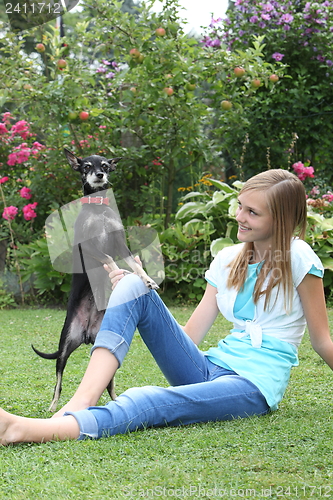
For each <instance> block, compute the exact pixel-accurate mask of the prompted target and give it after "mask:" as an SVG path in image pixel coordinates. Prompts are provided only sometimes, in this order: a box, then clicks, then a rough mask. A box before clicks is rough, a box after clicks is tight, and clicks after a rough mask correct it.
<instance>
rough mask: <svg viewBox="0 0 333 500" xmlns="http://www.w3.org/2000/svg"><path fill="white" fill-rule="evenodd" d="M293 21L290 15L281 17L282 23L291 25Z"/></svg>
mask: <svg viewBox="0 0 333 500" xmlns="http://www.w3.org/2000/svg"><path fill="white" fill-rule="evenodd" d="M293 20H294V16H292V15H291V14H283V16H282V17H281V21H283V22H284V23H292V22H293Z"/></svg>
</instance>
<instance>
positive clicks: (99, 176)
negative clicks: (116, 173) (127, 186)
mask: <svg viewBox="0 0 333 500" xmlns="http://www.w3.org/2000/svg"><path fill="white" fill-rule="evenodd" d="M96 177H98V179H103V177H104V174H103V172H96Z"/></svg>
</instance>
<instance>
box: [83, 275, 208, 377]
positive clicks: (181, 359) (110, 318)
mask: <svg viewBox="0 0 333 500" xmlns="http://www.w3.org/2000/svg"><path fill="white" fill-rule="evenodd" d="M136 328H138V330H139V332H140V334H141V336H142V338H143V340H144V342H145V344H146V345H147V347H148V349H149V350H150V352H151V353H152V355H153V357H154V359H155V360H156V362H157V364H158V365H159V367H160V369H161V370H162V372H163V373H164V375H165V377H166V378H167V380H168V382H169V383H170V384H171V385H184V384H191V383H197V382H203V381H206V380H208V368H207V358H206V356H204V354H203V353H202V352H201V351H200V350H199V349H198V347H197V346H196V345H195V344H194V342H193V341H192V340H191V339H190V338H189V337H188V335H186V333H185V332H184V330H183V328H182V327H181V326H180V325H179V324H178V323H177V321H176V320H175V319H174V318H173V316H172V315H171V313H170V312H169V310H168V308H167V307H166V306H165V305H164V303H163V301H162V300H161V298H160V297H159V295H158V294H157V293H156V292H155V291H150V290H148V289H147V288H146V287H145V285H144V284H143V282H142V281H141V279H140V278H139V277H138V276H136V275H133V274H131V275H128V276H125V277H124V278H123V279H122V280H120V282H119V283H118V284H117V286H116V288H115V290H114V291H113V293H112V294H111V297H110V301H109V306H108V309H107V310H106V313H105V316H104V319H103V322H102V325H101V329H100V331H99V333H98V335H97V338H96V341H95V344H94V347H93V349H92V350H94V349H96V348H97V347H104V348H107V349H109V350H110V352H112V353H113V354H114V355H115V356H116V358H117V359H118V362H119V364H120V365H121V363H122V361H123V359H124V357H125V355H126V353H127V351H128V349H129V346H130V344H131V341H132V338H133V335H134V332H135V330H136Z"/></svg>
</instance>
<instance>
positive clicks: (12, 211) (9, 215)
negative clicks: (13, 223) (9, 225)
mask: <svg viewBox="0 0 333 500" xmlns="http://www.w3.org/2000/svg"><path fill="white" fill-rule="evenodd" d="M17 213H18V208H17V207H13V205H11V206H10V207H5V209H4V211H3V213H2V217H3V218H4V219H6V220H13V219H15V217H16V216H17Z"/></svg>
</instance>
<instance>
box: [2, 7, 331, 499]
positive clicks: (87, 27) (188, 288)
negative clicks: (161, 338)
mask: <svg viewBox="0 0 333 500" xmlns="http://www.w3.org/2000/svg"><path fill="white" fill-rule="evenodd" d="M153 4H154V0H149V1H147V2H135V1H134V0H125V1H123V2H122V1H119V2H118V1H113V2H110V1H108V0H92V1H89V0H82V1H81V2H80V3H79V6H78V8H75V9H72V10H70V11H68V12H66V13H64V15H62V16H61V17H60V18H57V19H54V20H52V21H49V22H47V23H45V24H42V25H39V26H35V27H32V28H31V29H27V30H24V31H15V30H13V29H10V26H9V25H8V22H7V21H8V20H7V18H6V15H5V12H4V7H3V6H0V68H1V79H0V309H1V311H0V314H1V318H2V319H1V324H2V326H3V330H4V332H3V349H2V350H3V352H4V351H6V354H5V355H4V358H3V359H4V361H3V363H2V366H1V372H2V380H3V394H2V395H1V406H3V407H4V408H5V409H9V410H10V411H14V412H15V411H17V412H19V413H20V414H24V415H27V416H43V415H44V416H46V413H47V412H46V411H45V409H46V408H47V403H48V402H49V396H50V395H51V394H50V390H49V389H50V388H51V386H52V384H53V380H52V375H53V368H52V366H53V365H52V366H51V363H50V362H47V361H45V360H41V359H36V356H35V355H34V353H33V352H32V350H31V349H30V344H31V343H35V344H36V345H37V344H38V345H45V346H47V347H45V351H46V350H47V349H51V350H52V349H53V348H54V347H55V345H56V343H57V341H58V339H59V333H60V330H61V325H62V322H63V319H64V316H65V305H66V301H67V297H68V292H69V290H70V283H71V273H70V272H65V270H62V269H59V268H56V266H53V262H52V259H51V258H50V246H49V244H48V237H47V236H48V235H47V231H46V221H47V220H48V218H49V217H50V216H52V214H56V213H58V212H59V211H60V209H61V207H63V206H64V205H67V204H69V203H71V202H72V201H73V200H77V199H79V198H80V197H81V196H82V186H81V182H80V178H79V176H78V174H77V173H76V172H74V171H73V169H71V168H70V166H69V165H68V162H67V160H66V157H65V155H64V148H66V149H69V150H70V151H72V152H73V153H74V154H75V155H77V156H78V157H81V158H83V157H86V156H89V155H92V154H100V155H102V156H104V157H106V158H116V157H117V158H118V157H120V158H121V160H120V161H119V162H118V164H117V169H116V171H115V172H112V174H111V177H110V181H111V185H112V186H111V187H112V192H113V195H114V197H115V200H116V204H117V208H118V210H119V213H120V216H121V219H122V222H123V225H124V228H125V229H126V231H127V232H128V235H129V239H130V234H131V230H132V229H133V228H141V229H142V228H143V229H144V228H147V229H149V230H153V231H155V233H156V234H157V236H158V246H159V251H160V253H161V255H162V256H163V262H164V275H163V279H162V280H161V283H160V290H159V293H160V294H161V296H162V298H163V299H164V300H165V302H166V303H167V304H168V305H169V306H170V307H172V308H173V311H174V312H175V314H176V315H177V316H178V317H179V318H180V319H179V321H186V319H184V318H186V317H188V316H189V315H190V313H191V311H192V310H193V308H194V306H195V304H197V303H198V301H199V300H200V299H201V297H202V295H203V292H204V289H205V280H204V273H205V270H206V269H207V268H208V267H209V264H210V262H211V260H212V258H213V257H214V256H215V255H216V254H217V252H218V251H219V250H221V249H222V248H224V247H225V246H229V245H233V244H234V243H236V242H237V237H236V235H237V224H236V221H235V212H236V208H237V197H238V193H239V190H240V188H241V186H242V185H243V183H244V181H246V180H247V179H248V178H249V177H251V176H252V175H254V174H256V173H259V172H261V171H264V170H267V169H271V168H283V169H287V170H289V171H291V172H293V173H295V174H296V175H297V176H298V177H299V178H300V179H301V181H302V182H303V183H304V186H305V189H306V192H307V205H308V227H307V233H306V241H307V242H308V243H309V244H310V245H311V247H312V248H313V249H314V251H315V252H316V254H317V255H318V256H319V257H320V259H321V260H322V262H323V265H324V268H325V277H324V287H325V295H326V299H327V303H328V307H330V306H331V305H332V292H331V290H332V283H333V170H332V167H331V166H332V163H333V141H332V136H333V121H332V116H333V97H332V96H333V93H332V87H333V60H332V59H333V57H332V51H333V1H331V0H325V1H319V2H312V1H304V0H297V1H295V0H294V1H290V0H280V1H276V0H271V1H267V2H265V1H263V2H259V1H258V2H251V1H250V0H235V1H230V2H229V8H228V10H227V12H226V14H225V15H222V13H221V17H216V18H212V20H211V23H210V25H209V26H207V27H205V30H204V33H203V34H202V35H198V34H194V35H191V33H187V32H186V31H185V29H184V25H183V22H182V21H183V19H182V15H183V14H181V12H182V11H181V8H180V5H179V3H178V2H177V0H163V2H162V5H163V7H162V9H161V11H160V12H156V11H155V10H154V9H153ZM139 246H140V245H139ZM141 251H142V252H141V258H142V259H143V260H145V253H144V252H145V249H144V248H143V249H141ZM329 314H330V315H331V314H332V313H331V311H330V310H329ZM330 320H332V316H330ZM219 321H220V323H219V324H218V325H217V327H216V328H217V329H218V328H220V331H221V329H222V330H223V331H225V333H227V331H228V328H229V326H228V325H227V324H226V322H224V321H223V320H222V319H220V320H219ZM217 331H218V330H216V331H215V332H213V333H212V339H211V338H210V340H209V341H211V342H214V335H215V336H216V335H217ZM136 342H137V343H138V346H139V347H138V350H139V353H140V356H146V355H147V354H144V349H142V351H141V347H142V346H140V341H139V338H137V339H136ZM43 343H44V344H43ZM304 344H305V346H304V347H303V351H302V356H303V357H304V363H303V364H302V365H301V367H300V368H298V369H297V373H295V375H293V379H292V382H291V384H292V388H291V389H290V392H289V393H288V394H287V397H286V399H285V400H284V401H283V405H282V406H281V410H282V412H284V417H283V419H282V417H280V414H279V413H278V414H276V415H270V416H268V417H265V419H264V420H265V422H264V423H261V421H260V422H259V421H258V420H256V419H249V421H247V422H245V423H243V422H241V423H238V422H236V425H235V424H234V423H228V424H227V426H225V425H224V424H223V426H221V425H218V424H211V425H210V427H209V429H208V428H206V427H205V426H196V429H195V430H193V429H191V430H190V429H185V430H184V429H183V430H178V431H176V433H175V431H174V430H170V429H166V430H163V431H162V432H160V431H158V432H157V431H151V432H150V433H149V434H148V435H145V436H143V434H139V435H137V436H130V437H128V436H126V437H119V438H118V439H117V440H115V443H114V444H113V445H112V446H114V454H115V456H117V457H118V463H117V465H116V466H115V480H116V482H117V481H118V482H119V481H120V483H121V485H122V486H121V488H117V486H116V485H115V484H113V480H112V470H113V467H114V464H113V458H114V457H113V456H112V455H111V450H112V448H111V447H110V444H109V443H108V441H107V440H104V441H102V442H101V444H99V445H98V446H97V448H96V444H93V443H85V444H83V445H81V448H80V445H74V446H75V448H74V447H73V444H70V443H68V444H67V443H66V444H65V447H64V445H60V444H59V443H52V444H50V445H47V446H46V447H45V448H43V451H42V448H41V447H39V446H31V447H30V446H21V447H20V446H18V447H15V448H13V449H9V450H6V451H5V452H2V453H3V456H4V459H5V461H4V462H3V464H2V465H1V488H3V494H4V495H5V496H8V497H12V498H23V496H25V497H26V498H33V497H35V496H36V495H38V496H39V497H40V498H44V497H45V498H46V496H49V494H50V493H52V496H53V497H54V498H62V499H63V498H77V497H78V496H79V495H80V496H81V498H87V499H88V498H92V497H93V496H95V497H97V498H104V497H105V496H107V495H108V494H109V493H108V491H112V498H126V497H129V498H139V497H141V496H142V497H144V496H146V497H149V495H150V496H151V497H152V496H153V495H151V494H150V493H149V492H148V493H147V491H148V490H149V489H152V488H153V485H156V484H158V485H160V486H165V487H167V488H169V489H168V490H165V491H164V496H176V490H177V488H181V486H182V485H184V484H188V485H190V484H193V485H194V486H193V487H196V488H199V486H200V485H201V486H202V488H204V489H205V495H204V497H206V498H212V499H213V498H215V497H216V498H218V496H217V494H216V491H215V493H214V492H213V491H210V493H208V494H206V493H207V491H208V490H211V489H212V488H213V487H214V485H220V489H223V488H222V485H223V484H225V487H227V488H228V492H229V493H228V494H227V495H225V496H224V497H225V498H231V497H235V498H241V497H242V494H241V493H237V495H238V496H236V495H232V494H231V493H230V491H231V490H232V489H233V488H236V489H237V491H239V492H240V491H241V490H242V488H243V489H244V488H245V486H246V485H248V487H249V488H250V487H251V485H252V487H253V488H256V490H255V491H256V492H257V496H259V490H260V494H261V497H264V496H265V494H264V492H265V491H266V493H267V495H266V496H267V497H268V496H269V494H268V493H269V488H272V489H271V490H270V493H271V495H270V498H278V497H281V496H282V497H284V496H287V495H289V498H319V497H322V496H325V494H326V497H328V498H330V497H332V496H333V486H332V467H331V465H330V461H329V449H328V448H329V446H328V445H329V443H330V442H331V437H329V436H330V434H329V428H330V425H331V417H330V412H329V409H330V408H331V403H330V402H329V400H328V401H327V399H328V398H327V394H328V393H329V394H330V393H331V390H330V385H329V383H330V382H329V380H330V379H329V377H330V375H329V373H328V371H329V370H328V368H327V367H325V366H324V365H322V364H321V361H320V360H319V359H318V357H316V355H315V353H313V352H310V348H309V345H308V344H309V342H308V341H306V342H304ZM79 351H80V352H78V353H77V354H76V353H75V355H73V358H71V363H70V365H71V366H68V368H67V370H68V371H67V370H66V371H67V375H66V377H68V379H67V382H66V385H67V387H66V390H68V391H69V392H68V394H67V393H64V395H63V398H64V399H65V398H66V396H68V395H69V393H70V391H71V390H73V388H74V387H75V385H76V383H77V381H78V380H79V379H80V376H81V375H82V373H83V370H84V366H85V364H86V361H87V355H88V352H87V351H84V352H83V348H81V349H80V350H79ZM49 352H51V351H49ZM17 356H19V359H20V363H21V362H22V365H18V363H17V361H16V360H17ZM133 357H134V358H135V356H134V355H133ZM6 360H7V361H6ZM133 363H134V364H133V366H137V372H138V375H137V376H135V381H133V370H132V369H131V368H130V363H128V365H126V366H127V368H126V367H124V369H123V372H122V375H121V377H120V379H121V380H120V387H121V388H122V387H125V386H126V384H127V383H128V384H129V385H130V384H133V383H135V384H137V385H141V384H142V385H143V384H145V383H148V382H149V381H148V375H149V377H150V380H151V379H154V380H155V381H156V383H161V384H163V383H164V382H163V381H160V380H159V377H160V375H158V372H157V371H156V370H155V367H154V365H153V364H152V361H151V360H150V359H149V358H147V365H149V366H150V363H151V369H150V370H151V373H148V375H147V373H141V372H142V369H140V363H139V358H135V359H133ZM7 365H8V366H7ZM14 367H15V369H14ZM32 368H33V369H32ZM315 370H316V372H315ZM327 370H328V371H327ZM18 372H19V373H18ZM22 374H23V375H22ZM22 376H23V379H24V381H25V384H24V385H25V389H24V391H22ZM127 376H128V377H127ZM146 376H147V380H146ZM325 376H326V378H325ZM314 377H316V381H317V378H318V379H322V382H321V387H322V389H321V390H323V387H325V385H326V391H327V394H325V393H324V392H323V393H322V394H321V393H317V392H316V391H318V387H317V383H316V389H315V388H314V387H313V386H312V380H313V378H314ZM127 380H128V381H127ZM46 381H47V382H46ZM318 385H319V384H318ZM288 390H289V389H288ZM295 394H296V395H295ZM314 401H315V405H316V407H315V406H313V405H314ZM310 408H311V409H310ZM316 408H317V409H316ZM318 408H321V409H322V412H320V411H319V410H318ZM44 411H45V414H44ZM307 412H309V413H308V418H309V421H308V423H307V427H306V429H305V428H303V426H305V423H304V422H303V421H301V416H303V417H305V416H306V415H307ZM295 414H296V415H297V418H298V419H299V420H300V426H299V428H298V429H295ZM286 420H287V426H286V427H285V426H284V425H283V422H285V421H286ZM267 421H268V423H267ZM316 428H317V429H318V431H317V432H316V430H315V429H316ZM192 430H193V431H194V434H192V433H191V432H192ZM319 434H321V438H320V439H319V440H317V437H318V435H319ZM212 436H214V437H213V439H215V440H216V443H219V444H218V446H216V445H213V443H212ZM325 436H326V438H325ZM192 439H193V442H191V444H190V443H189V440H192ZM175 440H176V443H175ZM240 443H242V444H240ZM254 443H255V444H254ZM282 443H284V446H285V448H284V450H282ZM175 448H177V449H175ZM55 449H56V450H57V454H58V456H59V457H60V458H55V457H54V456H53V451H54V450H55ZM74 449H75V451H74ZM80 450H81V451H80ZM134 452H135V454H136V455H135V456H134ZM243 452H244V453H243ZM29 453H30V456H29ZM31 453H33V456H34V458H32V456H31ZM275 454H279V457H280V458H279V459H278V461H277V463H275V462H274V455H275ZM301 454H304V460H303V459H302V458H301V456H300V455H301ZM191 455H193V459H192V460H190V462H189V463H188V466H185V462H184V460H183V456H186V457H190V456H191ZM17 456H19V457H20V458H21V463H22V465H20V466H17V465H16V462H15V460H16V459H17ZM296 457H297V458H296ZM319 457H320V458H319ZM89 458H90V461H91V464H90V465H91V468H89V466H88V462H89V460H88V459H89ZM32 460H35V462H32ZM76 460H77V462H76ZM279 460H280V461H279ZM302 460H303V461H302ZM235 461H236V462H237V464H238V465H237V466H236V467H235V469H234V466H235ZM182 462H184V464H183V465H184V466H182V467H181V473H180V472H179V470H178V468H177V463H178V464H180V463H182ZM64 463H67V464H68V467H71V468H73V478H75V481H74V480H73V482H72V483H70V482H68V481H67V479H65V474H66V473H65V472H64ZM96 463H97V464H98V467H99V471H98V472H96V471H95V472H94V473H93V472H92V471H93V470H94V468H95V466H96ZM204 463H206V464H209V465H208V467H209V468H210V471H209V472H208V471H207V470H205V467H204V465H203V464H204ZM24 464H27V465H28V467H29V474H28V473H27V470H26V468H25V465H24ZM77 464H78V466H77ZM120 464H122V465H124V466H125V470H126V471H127V472H126V474H129V476H130V479H129V480H128V481H127V480H124V479H123V478H121V476H120V474H121V467H120ZM138 464H140V466H139V467H138ZM76 467H78V469H79V470H80V472H77V470H75V468H76ZM136 468H137V472H135V474H134V473H133V469H136ZM221 468H223V469H226V470H228V469H229V470H230V468H233V469H234V470H235V476H234V478H233V477H231V476H230V477H229V476H228V479H227V480H224V479H223V480H222V479H221V482H219V481H217V479H216V478H217V477H218V476H219V475H220V472H221ZM54 469H58V470H57V472H55V471H54ZM51 470H52V474H55V475H54V478H52V479H51V480H49V476H48V474H49V473H50V471H51ZM23 471H24V472H23ZM59 471H60V472H59ZM244 471H245V475H244ZM285 471H289V472H290V474H291V475H292V476H291V477H292V480H291V479H290V476H288V475H286V473H285ZM90 473H92V477H91V478H90V480H89V479H88V476H89V474H90ZM104 474H107V475H108V476H109V477H108V481H107V482H105V483H104V485H101V484H99V486H98V488H97V483H102V482H103V475H104ZM37 476H42V478H41V477H40V478H39V479H38V481H37V482H35V480H36V477H37ZM43 478H44V479H43ZM139 478H143V483H145V484H146V485H147V491H145V492H143V491H141V493H140V490H139V486H138V481H139ZM158 478H159V480H157V479H158ZM175 478H176V479H175ZM177 478H178V479H177ZM23 479H24V480H23ZM256 481H257V483H256ZM24 482H25V483H26V484H28V485H29V486H28V491H29V494H28V496H27V494H26V493H25V492H24ZM51 483H52V484H51ZM259 484H260V485H261V486H260V488H259V486H258V485H259ZM244 485H245V486H244ZM254 485H255V486H254ZM280 486H281V488H282V489H281V490H279V487H280ZM49 487H51V489H50V490H49V492H48V491H47V488H49ZM302 487H303V490H302V489H301V488H302ZM311 487H313V488H314V489H312V490H311V489H310V488H311ZM64 488H66V491H67V493H66V494H64ZM96 488H97V494H96V495H94V491H93V490H94V489H96ZM172 488H174V489H172ZM262 488H264V490H265V491H264V490H262ZM288 488H289V490H288ZM295 488H296V489H297V494H296V489H295ZM245 489H246V488H245ZM197 491H198V490H194V489H193V496H195V492H197ZM202 491H203V490H202ZM244 491H245V490H244ZM288 491H289V493H288ZM133 492H134V493H133ZM279 492H280V493H281V494H280V495H279ZM183 493H184V491H183ZM220 493H221V492H220ZM154 494H155V496H158V493H157V491H155V493H154ZM29 495H30V496H29ZM228 495H229V496H228ZM160 496H162V495H160ZM183 496H184V495H183ZM187 496H190V495H189V492H187ZM196 496H197V497H199V495H198V494H197V495H196ZM202 496H203V495H202ZM220 497H221V494H220ZM243 497H245V494H243Z"/></svg>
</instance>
